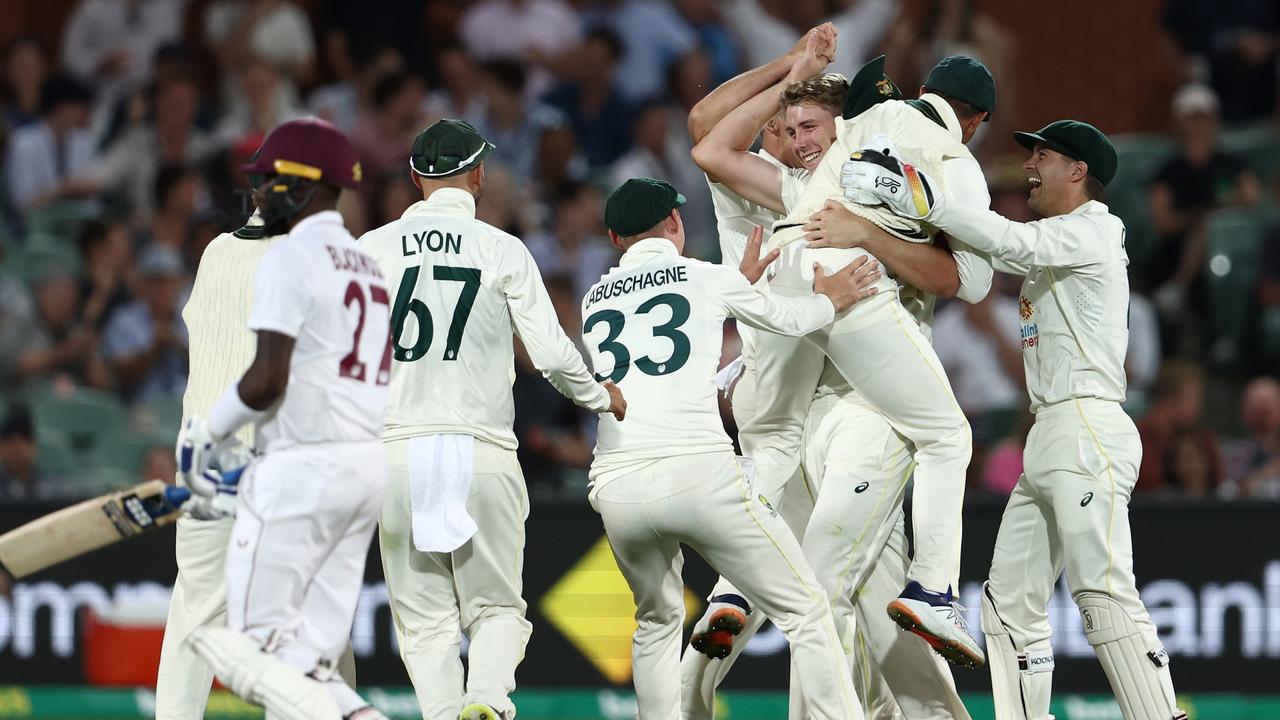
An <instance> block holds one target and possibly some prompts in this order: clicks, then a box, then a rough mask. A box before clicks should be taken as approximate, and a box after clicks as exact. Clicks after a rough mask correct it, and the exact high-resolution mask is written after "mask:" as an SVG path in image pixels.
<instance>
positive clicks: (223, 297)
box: [181, 233, 284, 447]
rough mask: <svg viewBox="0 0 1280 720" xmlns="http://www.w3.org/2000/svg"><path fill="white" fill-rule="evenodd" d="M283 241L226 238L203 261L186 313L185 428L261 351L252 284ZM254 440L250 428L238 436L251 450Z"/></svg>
mask: <svg viewBox="0 0 1280 720" xmlns="http://www.w3.org/2000/svg"><path fill="white" fill-rule="evenodd" d="M283 237H284V236H283V235H275V236H271V237H265V238H243V237H239V236H238V235H236V234H234V233H223V234H222V235H219V236H218V237H216V238H214V239H213V241H212V242H210V243H209V245H208V247H206V248H205V250H204V254H203V255H201V257H200V266H199V268H197V269H196V280H195V283H194V284H193V285H192V286H191V296H190V297H189V298H187V304H186V305H185V306H184V307H183V308H182V321H183V322H184V323H186V325H187V335H188V337H189V338H190V352H189V353H188V355H189V358H190V360H189V363H190V370H189V371H188V376H187V389H186V391H185V392H183V394H182V425H181V427H186V425H187V420H188V419H190V418H193V417H208V416H209V411H210V410H212V409H213V405H214V403H216V402H217V401H218V398H219V397H221V396H222V393H223V391H225V390H226V389H227V386H228V385H230V384H231V383H233V382H237V381H238V380H239V379H240V378H241V377H242V376H243V375H244V371H245V369H246V368H248V367H249V364H250V363H252V362H253V354H254V348H255V347H256V345H257V339H256V336H255V335H254V334H253V331H252V330H250V329H249V312H250V310H251V309H252V307H253V283H254V279H255V278H256V277H257V272H258V264H259V263H260V262H262V256H263V255H265V254H266V252H267V248H268V247H270V246H271V244H272V243H274V242H275V241H277V240H279V239H281V238H283ZM253 435H254V428H253V426H251V425H246V426H244V427H242V428H240V429H239V430H237V431H236V437H237V438H239V439H240V442H242V443H244V444H245V446H246V447H253Z"/></svg>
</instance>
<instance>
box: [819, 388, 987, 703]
mask: <svg viewBox="0 0 1280 720" xmlns="http://www.w3.org/2000/svg"><path fill="white" fill-rule="evenodd" d="M913 467H914V462H913V460H912V455H911V448H910V447H909V446H908V445H907V443H906V441H905V439H904V438H903V437H902V435H900V434H899V433H897V432H896V431H894V429H893V428H892V427H891V426H890V425H889V423H888V421H887V420H885V418H884V416H883V415H881V414H880V413H878V412H876V410H875V409H874V408H872V407H871V405H870V403H868V402H867V400H866V399H865V398H864V397H862V396H861V395H860V394H859V393H857V392H856V391H854V392H849V393H845V394H843V395H824V396H822V397H819V398H817V399H815V400H814V401H813V405H812V407H811V408H810V411H809V416H808V419H807V420H806V422H805V442H804V469H805V475H806V476H807V477H809V478H810V482H811V483H812V484H813V485H814V486H816V487H817V493H818V496H817V501H816V502H815V504H814V508H813V515H812V517H811V518H810V520H809V524H808V527H806V528H805V531H804V538H803V540H802V543H801V545H802V547H803V548H804V554H805V558H807V559H808V560H809V564H810V566H811V567H813V571H814V572H815V573H816V574H817V576H818V579H819V580H820V581H821V582H822V583H823V585H824V587H825V588H826V590H827V597H828V598H829V601H830V603H831V612H832V615H833V617H834V619H835V622H836V627H837V628H838V629H839V632H840V639H841V641H842V642H843V644H844V648H845V652H846V654H847V656H848V659H849V665H850V671H851V672H852V673H853V674H854V678H855V681H856V682H857V685H858V690H859V695H860V696H861V697H863V698H864V700H865V701H866V707H867V711H868V717H873V718H886V719H887V718H893V717H899V716H901V717H906V718H909V719H910V720H932V719H933V718H962V719H964V720H968V717H969V714H968V712H967V711H966V710H965V709H964V704H963V703H961V702H960V697H959V695H958V694H957V693H956V688H955V681H954V680H953V679H952V676H951V670H950V668H948V666H947V664H946V661H945V660H943V659H942V658H941V657H939V656H938V655H937V654H936V653H935V652H933V650H932V649H931V648H929V646H928V645H927V644H926V643H925V642H924V641H923V640H921V639H920V638H919V637H917V636H915V635H912V634H910V633H904V632H901V631H900V630H899V629H898V626H897V625H896V624H895V623H894V622H893V621H892V620H891V619H889V617H888V616H887V615H886V614H885V610H884V609H885V607H886V606H887V605H888V604H889V603H890V602H891V601H892V600H893V599H894V598H895V597H897V596H898V594H899V593H900V592H902V587H903V585H905V584H906V576H907V568H908V566H909V564H910V563H909V560H908V559H907V547H906V535H905V532H904V529H903V513H902V499H903V496H904V494H905V493H906V487H907V482H908V480H909V479H910V477H911V472H912V469H913ZM886 685H887V687H886ZM888 693H892V694H891V695H888ZM895 701H896V703H895ZM895 705H896V707H897V708H900V713H901V715H898V714H896V709H895Z"/></svg>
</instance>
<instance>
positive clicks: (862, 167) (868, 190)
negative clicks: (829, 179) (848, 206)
mask: <svg viewBox="0 0 1280 720" xmlns="http://www.w3.org/2000/svg"><path fill="white" fill-rule="evenodd" d="M840 186H841V187H843V188H844V196H845V197H846V198H848V199H850V200H852V201H853V202H856V203H858V204H860V205H869V206H873V207H874V206H877V205H884V206H885V207H887V208H889V209H890V210H892V211H893V214H894V215H897V216H899V217H904V218H909V219H911V220H925V219H928V217H929V216H930V215H931V214H932V213H933V211H934V210H935V209H936V207H937V204H938V202H939V201H940V200H941V197H940V196H939V195H938V193H937V192H936V191H935V190H934V187H935V185H934V183H933V181H932V180H930V179H929V176H928V175H925V174H924V173H923V172H922V171H920V170H917V169H916V168H915V167H914V166H912V165H907V164H904V163H901V162H899V161H898V159H897V158H895V157H893V156H892V155H886V154H885V153H882V152H880V151H879V150H858V151H857V152H854V153H853V154H852V155H850V156H849V159H848V160H847V161H845V163H844V165H842V166H841V168H840Z"/></svg>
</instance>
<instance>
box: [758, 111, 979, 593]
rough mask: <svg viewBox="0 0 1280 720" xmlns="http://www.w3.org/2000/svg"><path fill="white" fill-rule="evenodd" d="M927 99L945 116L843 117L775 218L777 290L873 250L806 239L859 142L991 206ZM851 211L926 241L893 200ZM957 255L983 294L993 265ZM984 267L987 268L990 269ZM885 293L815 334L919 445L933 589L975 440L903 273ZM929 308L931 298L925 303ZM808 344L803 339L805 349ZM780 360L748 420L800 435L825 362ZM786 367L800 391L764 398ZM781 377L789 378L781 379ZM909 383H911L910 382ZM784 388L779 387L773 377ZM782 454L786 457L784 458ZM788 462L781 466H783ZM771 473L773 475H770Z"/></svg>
mask: <svg viewBox="0 0 1280 720" xmlns="http://www.w3.org/2000/svg"><path fill="white" fill-rule="evenodd" d="M921 102H923V103H925V104H926V105H927V106H928V107H929V108H932V110H933V113H934V114H935V115H936V116H937V117H938V121H939V122H940V123H941V124H939V122H935V121H934V120H932V119H930V118H929V117H927V116H926V115H925V114H924V113H923V112H921V111H920V110H919V109H917V108H916V107H913V106H912V105H910V104H907V103H905V102H901V101H888V102H883V103H880V104H879V105H876V106H874V107H873V108H871V109H869V110H867V111H866V112H864V113H862V114H860V115H858V116H857V117H855V118H853V119H851V120H846V121H843V122H841V123H837V130H838V137H837V139H836V142H835V143H834V144H833V145H832V146H831V148H830V149H829V150H828V152H827V154H826V156H825V157H824V158H823V160H822V162H821V163H820V164H819V166H818V168H817V169H816V171H815V172H814V173H813V176H812V177H811V178H810V180H809V183H808V185H807V186H806V187H805V188H804V190H803V192H801V193H800V194H799V196H798V197H794V198H793V197H791V195H792V193H789V192H786V191H785V189H786V188H785V185H784V193H783V200H784V202H786V203H787V208H788V215H787V217H785V218H784V219H782V220H780V221H779V222H778V223H777V224H775V226H774V234H773V236H772V238H771V245H773V246H776V247H779V248H781V250H782V255H781V257H780V258H779V260H778V262H777V265H776V266H775V270H776V272H775V273H774V274H773V275H772V277H771V278H770V281H769V287H770V290H771V291H772V292H775V293H778V294H781V295H785V296H791V295H797V294H800V295H802V294H804V292H806V290H805V288H808V287H811V286H812V283H813V269H812V265H813V263H814V262H818V263H821V264H822V265H824V266H825V268H826V270H827V271H828V272H830V271H833V270H836V269H839V268H840V267H843V266H844V265H846V264H847V263H849V262H850V261H852V260H854V259H856V258H857V257H861V256H864V255H866V254H867V253H866V251H864V250H862V249H860V248H859V249H854V250H841V249H830V248H824V249H818V250H810V249H807V248H805V247H804V243H803V242H802V241H801V240H802V238H803V230H802V227H803V225H804V223H805V222H807V220H808V218H809V216H810V215H811V214H812V213H813V212H816V211H817V210H818V209H820V208H821V207H822V205H823V204H824V203H825V202H826V201H827V200H829V199H836V200H840V201H843V200H844V195H843V190H842V188H841V187H840V167H841V165H842V164H843V162H844V161H845V159H846V158H847V157H848V156H849V154H850V153H851V152H853V151H856V150H858V149H860V148H862V147H863V146H864V145H865V144H867V143H871V142H875V143H879V142H881V141H882V140H884V141H887V142H888V143H892V144H893V145H894V146H895V147H896V149H897V151H898V152H899V153H901V155H902V156H903V158H904V159H906V160H908V161H910V162H913V163H916V164H917V165H919V166H920V167H923V168H926V169H928V168H933V174H934V175H935V176H938V177H942V178H944V181H943V182H941V183H940V191H944V192H946V193H948V194H949V195H953V196H956V197H958V198H962V199H963V202H972V203H974V204H978V205H980V206H982V207H985V206H986V205H988V204H989V198H988V196H987V194H986V181H985V179H984V178H983V176H982V171H981V168H980V167H979V166H978V164H977V162H976V161H974V160H973V156H972V155H971V154H970V153H969V150H968V149H967V148H966V147H965V146H964V145H963V144H962V143H961V142H960V138H961V131H960V126H959V122H958V121H957V120H956V117H955V113H954V111H952V110H951V107H950V106H949V105H947V104H946V102H944V101H943V100H942V99H941V98H938V97H937V96H935V95H931V94H926V95H925V96H923V98H922V100H921ZM845 205H846V207H849V209H850V211H851V212H854V213H855V214H858V215H862V216H864V217H868V218H870V219H871V220H872V221H873V222H875V223H876V224H877V225H880V226H881V227H883V228H884V229H886V230H888V231H889V232H891V233H893V234H896V235H898V236H899V237H901V238H904V239H908V240H916V241H927V240H928V239H929V237H930V234H929V232H927V230H928V228H922V227H920V226H918V224H917V225H913V224H912V223H910V222H908V221H903V220H901V219H898V218H894V217H893V216H892V215H889V214H887V212H886V211H883V210H880V209H876V208H867V207H864V206H861V205H856V204H853V203H848V202H846V203H845ZM955 249H958V250H959V252H957V253H956V255H957V265H958V266H959V269H960V271H961V274H962V277H964V276H965V275H973V276H975V277H976V278H977V281H970V283H969V284H968V286H967V287H966V290H965V291H964V293H963V294H961V295H960V297H961V298H962V299H965V300H970V299H971V297H970V296H969V294H970V293H978V291H980V294H977V297H981V296H982V295H985V293H986V290H987V288H988V287H989V286H990V277H991V268H990V265H989V264H988V263H986V262H985V261H984V260H982V259H981V258H980V257H979V256H977V255H976V254H974V253H971V252H970V251H969V249H968V248H967V247H964V246H962V245H961V244H957V246H956V248H955ZM982 278H985V280H983V279H982ZM878 286H879V287H880V289H881V292H880V293H879V294H877V295H875V296H873V297H871V298H869V299H867V300H864V301H862V302H860V303H858V304H857V305H855V306H854V307H853V308H851V309H850V310H849V311H848V312H845V313H842V314H841V315H840V317H838V318H837V320H836V322H835V323H834V324H833V325H832V326H831V327H830V328H829V329H827V330H824V331H822V332H819V333H814V334H812V335H810V336H808V338H807V339H808V340H810V341H812V342H813V344H814V346H816V347H817V348H818V349H819V350H821V352H822V353H823V354H825V355H826V356H827V357H828V358H829V359H830V360H831V362H832V363H833V364H834V365H835V366H836V367H837V369H839V371H840V373H841V375H843V376H844V378H845V379H846V380H847V381H848V382H849V384H850V385H852V386H853V387H854V388H857V389H858V391H859V392H861V393H862V394H863V396H864V397H866V398H867V400H868V401H869V402H870V403H871V404H872V406H874V407H875V408H876V410H878V411H879V412H880V413H881V414H883V415H884V416H885V418H886V419H888V421H889V422H890V424H892V425H893V427H894V429H895V430H897V431H898V432H900V433H902V435H903V436H905V437H906V438H907V439H908V440H910V441H911V442H912V443H913V444H914V445H915V446H916V462H917V468H916V472H915V491H914V495H913V497H918V498H919V499H920V501H919V502H916V503H914V504H913V506H912V507H913V528H914V531H915V533H914V537H915V547H916V554H915V559H914V561H913V562H912V565H911V571H910V573H909V576H910V578H911V579H914V580H917V581H919V582H920V584H921V585H923V586H924V587H925V588H928V589H930V590H934V591H945V590H946V589H947V588H948V587H954V586H955V585H956V583H957V582H958V580H959V570H960V537H961V506H962V504H963V502H964V483H965V469H966V468H967V466H968V463H969V457H970V452H971V449H972V436H971V433H970V431H969V423H968V421H967V420H966V419H965V417H964V413H963V412H962V411H961V410H960V406H959V405H958V404H957V403H956V401H955V396H954V394H953V393H952V391H951V386H950V383H949V382H948V381H947V378H946V373H945V371H944V370H943V368H942V363H941V362H940V361H939V360H938V357H937V354H936V353H935V352H934V350H933V347H932V345H930V343H929V340H928V338H927V337H926V336H925V334H924V332H923V331H922V330H921V329H920V327H919V326H918V325H917V323H916V322H915V321H914V320H913V319H912V315H911V313H910V312H909V311H908V310H907V309H906V308H904V306H903V301H904V300H905V299H907V298H906V297H905V296H902V297H900V293H899V288H898V285H897V283H896V282H895V281H894V280H892V279H891V278H889V277H888V276H885V277H884V278H882V279H881V280H880V282H879V284H878ZM913 309H917V308H914V307H913ZM918 310H919V311H922V312H926V311H927V312H931V310H932V306H931V305H929V306H928V307H923V306H921V307H920V308H918ZM806 352H812V351H809V350H802V349H798V350H795V351H794V353H795V355H797V356H798V355H803V354H804V353H806ZM779 361H780V362H781V363H782V365H781V367H779V368H774V369H772V370H771V369H770V368H767V367H766V366H765V360H764V354H763V353H758V354H757V360H756V364H757V369H758V370H759V373H758V378H760V379H759V380H758V382H757V398H756V402H757V406H758V407H759V408H760V410H759V411H758V414H757V416H756V418H755V419H754V420H753V421H752V423H750V427H749V430H750V431H752V432H759V433H761V435H762V436H766V437H768V436H774V437H783V436H786V435H794V434H795V432H796V430H795V428H797V427H802V426H803V418H804V411H805V410H807V403H808V398H807V397H803V398H802V399H797V397H798V396H797V394H796V392H798V391H800V390H802V389H803V388H812V387H814V386H816V384H817V373H818V372H819V371H818V370H815V368H816V367H817V365H815V363H814V362H813V361H811V360H810V361H804V360H803V359H801V358H799V357H792V358H786V357H780V358H779ZM770 373H771V374H772V376H773V377H779V378H786V379H787V382H789V383H791V385H792V387H794V388H795V390H794V391H792V390H778V395H777V396H775V397H774V398H764V397H763V396H762V395H761V390H762V389H765V388H768V387H769V386H770V383H769V382H768V381H767V380H765V379H764V378H765V377H766V374H770ZM778 387H781V386H778ZM905 388H909V389H910V391H909V392H907V391H904V389H905ZM775 390H777V388H775ZM768 450H769V454H773V455H776V456H779V457H782V458H784V459H787V458H788V450H787V448H786V447H785V446H776V445H775V446H774V447H771V448H768ZM766 457H767V455H766V454H762V456H761V457H760V458H756V460H757V462H758V463H759V469H760V471H761V472H762V473H768V472H770V471H774V472H777V470H774V468H781V473H786V472H789V470H788V468H789V467H790V465H787V464H782V463H774V462H768V461H764V460H765V458H766ZM783 462H785V460H784V461H783ZM781 473H780V475H781ZM766 482H768V481H766Z"/></svg>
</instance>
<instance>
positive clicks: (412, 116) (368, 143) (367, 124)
mask: <svg viewBox="0 0 1280 720" xmlns="http://www.w3.org/2000/svg"><path fill="white" fill-rule="evenodd" d="M425 97H426V96H425V88H424V87H423V85H422V80H421V79H420V78H418V77H417V76H416V75H413V74H410V73H408V72H403V71H401V72H396V73H392V74H390V75H387V76H385V77H383V78H382V79H381V80H379V81H378V83H377V85H376V86H374V90H373V105H372V107H371V108H370V112H368V113H366V114H365V115H364V117H362V118H360V119H359V120H357V121H356V129H355V130H354V131H353V132H352V133H351V144H352V145H354V146H355V149H356V153H357V154H358V155H359V156H360V165H361V167H362V169H363V170H364V173H365V174H366V175H367V176H368V177H371V178H378V177H383V176H386V175H387V174H388V173H391V172H392V171H394V170H399V171H400V172H401V173H407V172H408V163H409V148H410V147H411V146H412V145H413V138H414V136H415V135H416V134H417V133H418V131H419V130H421V129H422V128H423V127H425V126H426V123H427V117H426V115H425V114H424V113H423V108H422V102H423V99H424V98H425ZM374 185H376V183H370V184H369V186H367V187H363V188H361V191H360V192H361V195H362V196H363V197H364V202H365V212H366V213H367V214H369V215H376V214H377V213H376V212H375V211H376V210H377V198H376V197H375V196H374V191H375V190H376V189H377V188H376V187H374Z"/></svg>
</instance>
